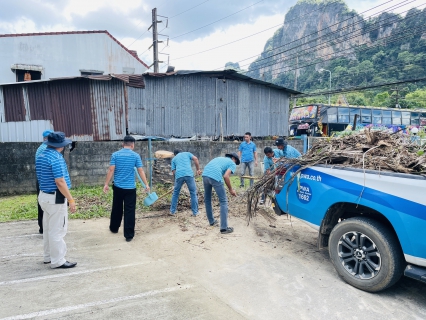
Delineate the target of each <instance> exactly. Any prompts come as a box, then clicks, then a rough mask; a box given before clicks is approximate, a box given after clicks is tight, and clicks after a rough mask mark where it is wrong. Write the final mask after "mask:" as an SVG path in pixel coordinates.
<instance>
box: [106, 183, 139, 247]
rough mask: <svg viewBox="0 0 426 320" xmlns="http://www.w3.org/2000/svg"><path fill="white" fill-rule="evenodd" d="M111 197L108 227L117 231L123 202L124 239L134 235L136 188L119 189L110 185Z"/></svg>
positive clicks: (121, 215) (121, 216)
mask: <svg viewBox="0 0 426 320" xmlns="http://www.w3.org/2000/svg"><path fill="white" fill-rule="evenodd" d="M112 190H113V199H112V210H111V221H110V224H109V229H110V230H111V231H112V232H118V229H119V228H120V226H121V219H122V218H123V203H124V237H125V238H126V239H128V238H133V237H134V236H135V209H136V189H121V188H119V187H116V186H114V185H113V186H112Z"/></svg>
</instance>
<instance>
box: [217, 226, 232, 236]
mask: <svg viewBox="0 0 426 320" xmlns="http://www.w3.org/2000/svg"><path fill="white" fill-rule="evenodd" d="M232 232H234V228H232V227H228V228H226V229H220V233H221V234H226V233H232Z"/></svg>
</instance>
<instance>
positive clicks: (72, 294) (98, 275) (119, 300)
mask: <svg viewBox="0 0 426 320" xmlns="http://www.w3.org/2000/svg"><path fill="white" fill-rule="evenodd" d="M179 215H180V217H179V218H168V217H166V216H164V215H163V213H149V215H148V214H146V216H140V217H139V219H138V223H137V235H136V237H135V238H134V240H133V241H132V242H129V243H127V242H125V240H124V237H123V235H122V230H120V232H119V233H118V234H112V233H110V232H109V230H108V223H109V221H108V219H98V220H89V221H82V220H71V221H70V224H69V233H68V235H67V237H66V242H67V245H68V254H67V259H68V260H69V261H77V262H78V265H77V267H75V268H73V269H68V270H67V269H60V270H59V269H56V270H53V269H50V268H49V266H48V265H45V264H43V260H42V236H41V235H39V234H37V233H35V232H36V231H37V230H38V229H37V226H36V224H37V223H36V221H29V222H14V223H2V224H0V241H1V247H0V304H1V308H0V319H32V318H36V319H39V318H40V319H57V318H65V319H82V318H84V319H101V318H102V319H111V318H114V319H128V318H135V319H160V318H161V319H283V318H286V319H325V318H327V319H341V318H348V319H424V318H426V285H424V284H421V283H418V282H415V281H413V280H410V279H406V278H404V279H402V280H401V281H400V282H399V283H398V284H397V285H396V286H394V287H393V288H391V289H389V290H387V291H385V292H383V293H379V294H370V293H366V292H363V291H360V290H357V289H355V288H353V287H351V286H349V285H347V284H346V283H344V282H342V281H341V280H340V279H339V277H338V276H337V274H336V272H335V271H334V269H333V267H332V264H331V262H330V261H329V259H328V254H327V252H322V251H318V250H317V249H316V247H315V236H316V234H315V231H314V230H311V229H310V228H308V227H306V226H305V225H304V224H303V223H301V222H299V221H297V220H294V219H293V220H292V221H291V222H290V220H288V219H282V218H280V220H279V222H278V223H277V227H276V228H270V227H268V226H267V225H266V224H264V223H263V222H262V221H261V220H259V221H255V222H254V223H252V224H251V225H250V226H247V225H246V223H245V221H244V220H243V219H241V218H238V217H230V225H231V226H234V227H235V230H236V231H235V232H234V233H233V234H230V235H221V234H220V233H219V230H218V228H213V227H209V226H208V224H207V220H206V219H205V217H198V218H191V217H189V213H179Z"/></svg>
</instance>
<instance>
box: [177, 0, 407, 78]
mask: <svg viewBox="0 0 426 320" xmlns="http://www.w3.org/2000/svg"><path fill="white" fill-rule="evenodd" d="M391 1H393V0H391ZM407 1H408V0H407ZM336 2H340V0H336V1H334V2H329V3H327V4H326V5H325V6H324V7H322V8H321V7H318V8H317V9H315V10H312V11H309V12H308V13H306V14H304V15H300V16H298V17H296V18H294V19H292V20H289V21H287V23H288V22H291V21H294V20H297V19H300V18H302V17H304V16H307V15H310V14H311V13H313V12H315V11H318V10H323V11H324V10H325V8H326V7H327V6H329V5H331V4H333V3H336ZM283 24H284V23H280V24H277V25H275V26H273V27H270V28H267V29H264V30H262V31H259V32H256V33H253V34H250V35H248V36H246V37H243V38H239V39H236V40H234V41H231V42H228V43H225V44H223V45H220V46H217V47H214V48H210V49H207V50H204V51H200V52H197V53H193V54H190V55H187V56H183V57H179V58H176V59H173V61H175V60H180V59H184V58H188V57H192V56H195V55H198V54H201V53H205V52H208V51H211V50H215V49H218V48H222V47H224V46H227V45H230V44H233V43H236V42H239V41H242V40H245V39H247V38H250V37H253V36H255V35H258V34H260V33H263V32H265V31H268V30H271V29H274V28H276V27H279V26H282V25H283ZM215 70H216V69H215Z"/></svg>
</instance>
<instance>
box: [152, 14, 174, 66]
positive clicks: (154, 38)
mask: <svg viewBox="0 0 426 320" xmlns="http://www.w3.org/2000/svg"><path fill="white" fill-rule="evenodd" d="M158 16H159V17H163V16H160V15H158ZM163 18H167V17H163ZM161 22H163V21H159V20H157V8H154V9H152V24H151V26H150V27H149V28H148V30H149V29H151V28H152V44H151V46H150V47H149V48H148V50H149V49H151V47H154V57H153V60H154V61H153V62H152V64H151V65H150V66H149V68H151V67H152V66H154V72H155V73H158V71H159V70H158V64H159V63H162V62H163V61H159V60H158V54H159V53H160V52H158V44H159V43H162V42H163V41H158V35H160V36H165V35H164V34H159V33H158V29H157V23H161ZM168 24H169V19H168V18H167V23H166V28H167V26H168ZM165 37H167V36H165ZM167 45H169V39H168V38H167ZM160 54H165V53H160Z"/></svg>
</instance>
